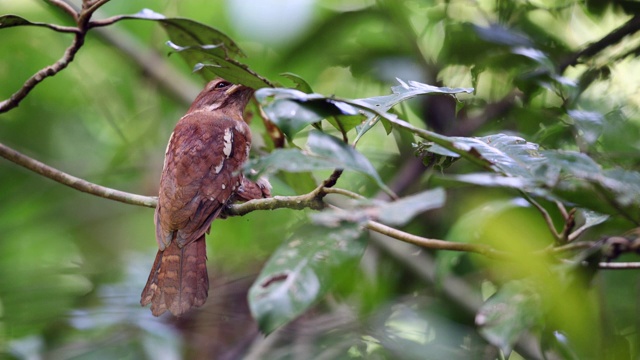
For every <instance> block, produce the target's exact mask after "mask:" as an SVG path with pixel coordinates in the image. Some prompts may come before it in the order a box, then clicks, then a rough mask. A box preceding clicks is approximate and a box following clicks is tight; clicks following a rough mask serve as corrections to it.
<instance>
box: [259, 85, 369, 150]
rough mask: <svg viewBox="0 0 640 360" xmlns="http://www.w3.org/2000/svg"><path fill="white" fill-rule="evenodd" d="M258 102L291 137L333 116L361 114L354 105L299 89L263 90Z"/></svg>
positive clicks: (260, 91)
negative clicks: (308, 126) (310, 125)
mask: <svg viewBox="0 0 640 360" xmlns="http://www.w3.org/2000/svg"><path fill="white" fill-rule="evenodd" d="M256 99H257V100H258V101H259V102H260V104H261V105H262V108H263V109H264V112H265V113H266V114H267V116H268V117H269V119H270V120H271V121H272V122H273V123H274V124H276V125H277V126H278V128H280V130H282V132H283V133H285V135H287V137H289V138H293V136H295V134H297V133H298V132H299V131H300V130H302V129H304V128H305V127H306V126H307V125H309V124H313V123H316V122H318V121H320V120H322V119H324V118H327V117H329V116H335V115H349V116H353V115H359V112H358V110H357V109H355V108H354V107H352V106H351V105H348V104H345V103H343V102H338V101H335V100H332V99H327V98H326V97H324V96H322V95H320V94H306V93H304V92H302V91H299V90H295V89H284V88H278V89H260V90H258V91H256ZM358 118H359V116H358ZM357 121H358V123H359V122H360V121H361V120H357ZM334 126H335V125H334Z"/></svg>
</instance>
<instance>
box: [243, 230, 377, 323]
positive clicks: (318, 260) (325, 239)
mask: <svg viewBox="0 0 640 360" xmlns="http://www.w3.org/2000/svg"><path fill="white" fill-rule="evenodd" d="M365 247H366V242H365V233H364V232H362V231H361V229H360V227H359V226H358V225H357V224H350V223H345V224H341V225H340V226H339V227H336V228H330V229H328V228H326V227H320V226H310V225H308V226H304V227H302V228H300V229H298V230H297V231H296V232H295V233H294V234H293V235H292V236H291V237H290V238H289V239H288V240H287V241H285V242H284V243H283V244H282V245H281V246H280V248H279V249H278V250H276V252H275V253H274V254H273V256H271V258H270V259H269V261H268V262H267V264H266V265H265V266H264V268H263V269H262V271H261V273H260V275H259V276H258V278H257V280H256V281H255V283H254V284H253V286H252V287H251V289H250V290H249V306H250V308H251V313H252V315H253V317H254V318H255V319H256V320H257V321H258V325H259V327H260V330H262V331H263V332H264V333H267V334H268V333H270V332H272V331H273V330H275V329H276V328H277V327H279V326H281V325H283V324H285V323H287V322H289V321H291V320H293V319H295V318H296V317H297V316H299V315H300V314H302V313H303V312H304V311H305V310H306V309H308V308H309V307H310V306H311V305H313V304H315V303H316V302H317V301H319V300H320V299H322V297H323V296H324V295H325V294H326V293H327V291H329V290H330V289H331V287H332V286H333V285H334V284H336V283H337V282H338V281H339V280H340V278H341V275H342V274H343V273H344V271H349V268H350V267H352V266H355V265H356V264H357V261H358V260H359V259H360V257H361V256H362V254H363V253H364V249H365Z"/></svg>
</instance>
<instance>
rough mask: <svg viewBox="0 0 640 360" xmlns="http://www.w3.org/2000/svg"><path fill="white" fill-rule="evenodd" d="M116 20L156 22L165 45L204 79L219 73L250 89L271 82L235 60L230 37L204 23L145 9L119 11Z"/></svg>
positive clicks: (239, 53)
mask: <svg viewBox="0 0 640 360" xmlns="http://www.w3.org/2000/svg"><path fill="white" fill-rule="evenodd" d="M120 20H151V21H157V22H159V23H160V24H161V25H162V27H163V28H164V29H165V31H166V32H167V34H168V35H169V39H171V42H170V43H168V44H169V46H171V47H172V48H173V49H174V50H176V52H177V53H179V54H180V56H181V57H182V58H183V59H184V60H185V61H186V62H187V64H188V65H189V66H190V67H191V68H193V69H196V70H197V71H199V72H200V73H201V74H202V76H203V77H204V78H205V79H206V80H211V79H213V78H214V77H217V76H220V77H223V78H225V79H226V80H228V81H231V82H234V83H239V84H243V85H246V86H249V87H252V88H254V89H259V88H262V87H272V86H273V85H272V84H271V83H270V82H269V81H268V80H267V79H266V78H264V77H262V76H260V75H258V74H257V73H255V72H254V71H252V70H251V69H249V67H248V66H246V65H244V64H242V63H240V62H238V61H237V60H235V59H234V57H243V56H244V53H243V52H242V50H240V48H239V47H238V45H236V43H235V42H234V41H233V40H232V39H231V38H230V37H228V36H227V35H225V34H224V33H223V32H221V31H219V30H217V29H214V28H212V27H210V26H208V25H205V24H202V23H199V22H197V21H193V20H191V19H184V18H166V17H165V16H164V15H162V14H159V13H156V12H154V11H152V10H149V9H143V10H142V11H140V12H138V13H137V14H133V15H121V16H119V17H117V18H116V19H115V21H114V22H116V21H120Z"/></svg>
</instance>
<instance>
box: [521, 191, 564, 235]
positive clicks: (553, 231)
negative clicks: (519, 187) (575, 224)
mask: <svg viewBox="0 0 640 360" xmlns="http://www.w3.org/2000/svg"><path fill="white" fill-rule="evenodd" d="M520 193H521V194H522V195H523V196H524V198H525V199H527V201H528V202H529V203H530V204H531V205H533V206H534V207H535V208H536V209H538V211H539V212H540V214H542V218H543V219H544V221H545V222H546V223H547V227H548V228H549V231H551V235H553V238H554V239H555V241H556V244H562V243H565V242H566V241H564V240H565V239H563V238H562V237H561V235H560V234H559V233H558V231H557V230H556V226H555V225H554V224H553V219H552V218H551V215H549V212H548V211H547V209H545V208H544V207H542V205H540V204H539V203H538V202H537V201H535V200H534V199H533V198H532V197H531V196H529V194H527V193H525V192H524V191H521V192H520Z"/></svg>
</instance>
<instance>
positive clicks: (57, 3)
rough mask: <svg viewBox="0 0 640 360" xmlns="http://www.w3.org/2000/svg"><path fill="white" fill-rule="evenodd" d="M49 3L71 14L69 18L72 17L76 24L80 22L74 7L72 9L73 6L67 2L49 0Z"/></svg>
mask: <svg viewBox="0 0 640 360" xmlns="http://www.w3.org/2000/svg"><path fill="white" fill-rule="evenodd" d="M48 1H49V2H50V3H51V4H52V5H54V6H57V7H59V8H60V9H62V10H63V11H64V12H66V13H67V14H69V16H71V18H73V21H76V22H77V21H78V13H77V12H76V11H75V9H74V8H73V7H71V5H69V4H67V3H66V2H64V1H61V0H48Z"/></svg>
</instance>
